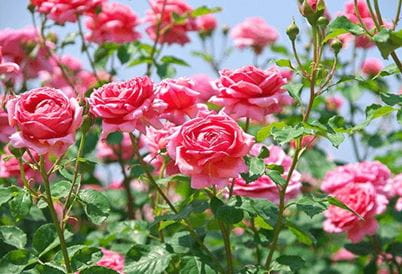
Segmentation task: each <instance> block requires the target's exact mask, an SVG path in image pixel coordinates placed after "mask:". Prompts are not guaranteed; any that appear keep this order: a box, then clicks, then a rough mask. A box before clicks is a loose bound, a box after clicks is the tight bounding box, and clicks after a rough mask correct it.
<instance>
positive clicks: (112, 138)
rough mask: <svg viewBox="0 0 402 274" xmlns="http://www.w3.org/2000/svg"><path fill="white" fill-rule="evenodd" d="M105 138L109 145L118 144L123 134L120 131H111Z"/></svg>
mask: <svg viewBox="0 0 402 274" xmlns="http://www.w3.org/2000/svg"><path fill="white" fill-rule="evenodd" d="M106 140H107V142H108V143H109V144H111V145H119V144H121V141H122V140H123V134H122V133H121V132H112V133H110V134H109V135H108V136H107V139H106Z"/></svg>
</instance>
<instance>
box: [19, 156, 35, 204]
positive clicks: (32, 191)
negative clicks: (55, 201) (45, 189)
mask: <svg viewBox="0 0 402 274" xmlns="http://www.w3.org/2000/svg"><path fill="white" fill-rule="evenodd" d="M21 157H22V156H21ZM21 157H18V158H17V160H18V165H19V168H20V178H21V181H22V183H23V184H24V187H25V188H26V189H28V191H29V192H30V193H31V195H32V196H33V197H35V198H36V197H38V193H36V192H35V191H34V190H33V189H32V188H31V186H30V185H29V182H28V180H27V178H26V177H25V169H24V163H23V162H22V159H21Z"/></svg>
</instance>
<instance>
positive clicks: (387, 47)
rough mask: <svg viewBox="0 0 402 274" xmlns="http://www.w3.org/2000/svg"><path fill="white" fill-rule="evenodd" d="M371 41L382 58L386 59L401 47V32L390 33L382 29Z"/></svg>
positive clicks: (390, 31)
mask: <svg viewBox="0 0 402 274" xmlns="http://www.w3.org/2000/svg"><path fill="white" fill-rule="evenodd" d="M373 40H374V42H375V43H376V45H377V47H378V49H379V50H380V52H381V55H382V57H383V58H385V59H387V58H388V56H389V55H390V54H391V53H392V52H393V51H395V50H396V49H398V48H400V47H401V46H402V30H399V31H392V30H389V29H382V30H381V31H380V32H379V33H377V34H376V35H374V36H373Z"/></svg>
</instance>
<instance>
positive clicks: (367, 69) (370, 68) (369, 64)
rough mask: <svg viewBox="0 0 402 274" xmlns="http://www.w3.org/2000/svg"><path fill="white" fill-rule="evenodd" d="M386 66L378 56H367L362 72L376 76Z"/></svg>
mask: <svg viewBox="0 0 402 274" xmlns="http://www.w3.org/2000/svg"><path fill="white" fill-rule="evenodd" d="M383 68H384V65H383V63H382V61H381V60H380V59H378V58H373V57H371V58H367V59H366V60H364V62H363V64H362V67H361V69H362V72H363V73H364V74H366V75H368V76H374V75H377V74H378V73H380V71H381V70H382V69H383Z"/></svg>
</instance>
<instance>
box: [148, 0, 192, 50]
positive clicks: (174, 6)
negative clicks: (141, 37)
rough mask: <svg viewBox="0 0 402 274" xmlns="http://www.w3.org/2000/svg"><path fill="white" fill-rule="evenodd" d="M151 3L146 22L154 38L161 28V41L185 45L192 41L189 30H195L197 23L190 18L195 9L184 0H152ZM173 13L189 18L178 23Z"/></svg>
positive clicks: (151, 36)
mask: <svg viewBox="0 0 402 274" xmlns="http://www.w3.org/2000/svg"><path fill="white" fill-rule="evenodd" d="M165 2H166V5H165V6H164V3H165ZM150 5H151V9H149V10H148V11H147V12H146V17H145V22H146V23H148V24H149V26H148V27H147V28H146V32H147V33H148V35H149V37H150V38H151V39H152V40H155V39H156V37H157V31H158V28H159V33H160V35H159V39H158V42H159V43H167V44H180V45H184V44H186V43H188V42H189V41H190V39H189V37H188V32H189V31H193V30H195V29H196V24H195V22H194V19H192V18H190V14H191V12H192V10H193V9H192V8H191V7H190V6H189V5H188V4H187V3H186V2H185V1H184V0H167V1H166V0H151V1H150ZM162 11H163V12H162ZM173 14H176V15H179V16H183V17H188V18H186V19H184V20H183V21H182V22H179V23H178V22H175V20H174V17H173V16H174V15H173ZM158 26H159V27H158Z"/></svg>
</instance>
